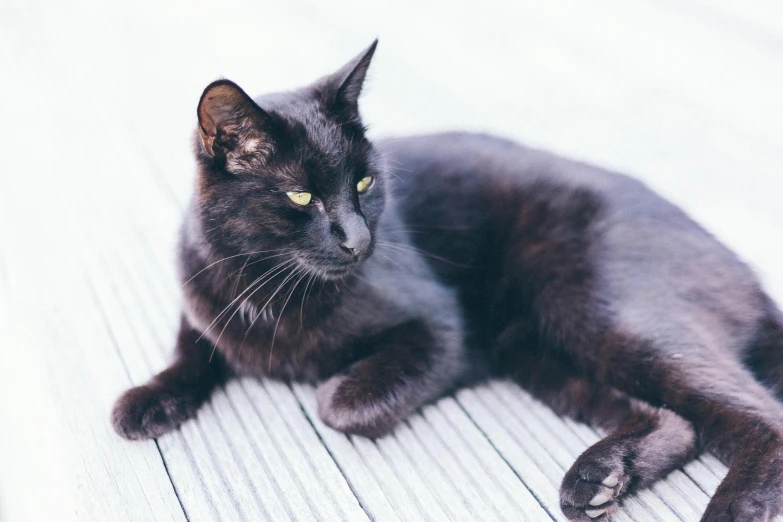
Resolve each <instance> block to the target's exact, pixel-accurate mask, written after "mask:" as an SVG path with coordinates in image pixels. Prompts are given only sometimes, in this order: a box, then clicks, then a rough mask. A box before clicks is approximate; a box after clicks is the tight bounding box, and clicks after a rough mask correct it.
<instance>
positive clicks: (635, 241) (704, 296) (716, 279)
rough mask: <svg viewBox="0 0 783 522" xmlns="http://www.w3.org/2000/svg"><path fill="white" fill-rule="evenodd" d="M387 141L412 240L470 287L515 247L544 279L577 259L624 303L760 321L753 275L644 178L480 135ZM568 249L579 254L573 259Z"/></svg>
mask: <svg viewBox="0 0 783 522" xmlns="http://www.w3.org/2000/svg"><path fill="white" fill-rule="evenodd" d="M379 148H380V149H381V153H382V154H383V155H384V156H385V157H386V159H387V161H388V162H389V163H388V165H389V166H390V168H391V170H392V172H393V174H394V175H392V176H390V178H391V183H392V186H393V189H394V191H393V192H394V194H395V199H396V204H397V205H398V207H399V208H400V210H401V212H402V214H403V218H404V219H405V221H406V224H407V226H408V227H409V229H410V230H411V240H412V241H413V242H414V244H415V245H416V246H417V247H418V248H420V249H421V250H423V251H426V252H429V253H431V254H433V255H435V256H437V257H438V258H442V259H447V260H449V262H448V263H444V262H438V261H435V262H434V265H435V266H436V268H437V269H438V271H439V273H440V274H441V275H442V276H443V277H445V278H447V279H449V280H450V281H452V282H454V283H455V284H458V285H465V286H470V285H473V287H474V288H476V292H475V293H474V294H473V295H476V296H478V295H480V294H481V292H483V290H478V289H479V288H483V289H486V288H491V287H492V286H493V282H492V281H487V279H486V277H494V276H487V275H486V274H502V272H503V271H504V270H508V269H509V268H508V267H509V266H513V265H510V264H509V256H510V255H511V256H515V259H539V260H540V261H541V263H540V264H541V266H542V267H543V269H542V272H541V273H539V274H538V279H540V280H544V279H549V278H550V277H553V274H549V273H547V272H546V271H547V266H551V267H552V270H560V271H561V272H559V273H560V276H558V277H562V270H563V269H566V270H567V267H568V266H570V265H573V266H577V265H580V266H589V267H590V270H591V272H592V273H593V274H594V276H595V280H596V281H597V283H596V284H597V285H598V286H597V287H596V288H597V290H596V291H600V292H601V293H602V295H603V296H604V297H606V298H607V299H608V300H609V301H610V302H612V303H614V306H616V307H617V310H615V312H619V311H620V309H624V308H628V309H633V310H640V309H641V308H644V309H649V310H651V311H652V308H655V307H671V306H682V307H683V314H686V313H688V312H687V311H686V308H688V307H690V304H689V303H692V302H696V301H698V302H699V303H702V304H705V303H706V304H707V305H708V306H710V307H712V308H714V309H721V310H724V311H725V314H726V315H727V316H731V317H732V318H734V319H736V321H737V322H739V323H743V324H752V323H753V322H754V321H755V316H756V315H757V314H756V307H757V305H758V299H757V296H758V295H760V290H759V286H758V284H757V282H756V279H755V276H754V274H753V273H752V272H751V271H750V270H749V269H748V268H747V267H746V266H745V265H744V264H743V263H742V262H741V261H740V260H739V259H738V258H737V257H736V256H735V255H734V254H733V253H732V252H731V251H730V250H729V249H727V248H726V247H725V246H723V245H722V244H721V243H720V242H719V241H718V240H717V239H715V238H714V237H713V236H712V235H710V234H709V233H708V232H707V231H706V230H704V229H703V228H702V227H701V226H700V225H698V224H697V223H696V222H695V221H693V220H692V219H691V218H690V217H689V216H687V215H686V214H685V213H684V212H683V211H682V210H680V209H679V208H677V207H676V206H675V205H673V204H671V203H670V202H668V201H666V200H665V199H664V198H662V197H660V196H659V195H657V194H656V193H655V192H653V191H652V190H650V189H649V188H647V187H646V186H645V185H644V184H643V183H641V182H639V181H638V180H635V179H633V178H630V177H628V176H625V175H622V174H619V173H615V172H611V171H608V170H606V169H602V168H600V167H596V166H592V165H588V164H585V163H581V162H578V161H574V160H570V159H567V158H563V157H560V156H557V155H555V154H552V153H549V152H546V151H540V150H536V149H531V148H528V147H525V146H522V145H519V144H517V143H515V142H512V141H509V140H505V139H502V138H497V137H493V136H488V135H482V134H469V133H445V134H435V135H429V136H419V137H411V138H405V139H398V140H389V141H385V142H381V143H380V144H379ZM564 255H565V256H566V257H568V256H571V257H569V259H570V261H567V262H566V263H565V267H564V266H563V264H562V263H560V261H561V260H562V259H563V256H564ZM546 256H549V257H551V259H549V261H547V259H546ZM533 268H534V267H532V266H518V267H516V268H515V270H518V271H524V270H528V271H532V270H533ZM539 268H540V267H535V269H539ZM694 300H696V301H694ZM631 303H635V304H633V305H631ZM700 306H701V305H700ZM742 329H744V328H742Z"/></svg>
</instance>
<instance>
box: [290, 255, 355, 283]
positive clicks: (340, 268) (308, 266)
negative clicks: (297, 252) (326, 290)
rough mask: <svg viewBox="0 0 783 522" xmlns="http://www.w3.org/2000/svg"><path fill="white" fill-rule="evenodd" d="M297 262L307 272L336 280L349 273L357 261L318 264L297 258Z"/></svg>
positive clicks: (328, 279) (329, 279)
mask: <svg viewBox="0 0 783 522" xmlns="http://www.w3.org/2000/svg"><path fill="white" fill-rule="evenodd" d="M299 264H300V265H301V266H302V267H303V268H304V269H305V270H307V271H308V272H310V273H314V274H316V275H317V276H318V277H320V278H321V279H325V280H327V281H336V280H339V279H343V278H344V277H346V276H347V275H349V274H351V273H352V272H353V271H354V270H355V269H356V267H357V265H358V264H359V263H348V264H344V265H335V264H320V263H314V262H313V261H312V260H310V261H306V260H303V259H299Z"/></svg>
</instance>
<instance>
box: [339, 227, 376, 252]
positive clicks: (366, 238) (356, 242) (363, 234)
mask: <svg viewBox="0 0 783 522" xmlns="http://www.w3.org/2000/svg"><path fill="white" fill-rule="evenodd" d="M340 246H341V247H342V248H343V250H345V251H346V252H348V253H349V254H351V255H352V256H353V257H359V256H360V255H362V254H363V253H364V252H365V251H366V250H367V247H369V246H370V231H369V230H368V229H367V226H366V225H365V226H364V227H363V230H361V231H358V232H355V233H353V234H347V235H346V238H345V241H343V242H341V243H340Z"/></svg>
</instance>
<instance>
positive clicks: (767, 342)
mask: <svg viewBox="0 0 783 522" xmlns="http://www.w3.org/2000/svg"><path fill="white" fill-rule="evenodd" d="M744 355H745V357H744V362H745V364H746V365H747V366H748V368H749V369H750V371H752V372H753V374H754V375H755V376H756V379H758V381H759V382H761V383H762V384H764V385H766V386H767V387H768V388H770V389H771V390H772V391H773V392H774V393H775V395H776V396H777V398H778V400H780V401H783V313H781V312H780V311H779V310H778V308H777V306H776V305H775V304H774V303H772V302H771V301H770V302H769V306H768V312H767V314H766V316H765V317H764V318H763V319H762V320H761V321H760V322H759V324H758V326H757V328H756V333H755V336H754V338H753V340H752V341H751V343H750V344H749V345H748V348H747V351H746V353H745V354H744Z"/></svg>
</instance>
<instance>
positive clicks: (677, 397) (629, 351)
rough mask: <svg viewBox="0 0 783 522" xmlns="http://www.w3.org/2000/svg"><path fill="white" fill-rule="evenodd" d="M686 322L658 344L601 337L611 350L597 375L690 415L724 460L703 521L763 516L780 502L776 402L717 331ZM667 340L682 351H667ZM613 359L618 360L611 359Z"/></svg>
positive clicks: (782, 427)
mask: <svg viewBox="0 0 783 522" xmlns="http://www.w3.org/2000/svg"><path fill="white" fill-rule="evenodd" d="M698 328H700V329H698ZM687 329H689V330H690V333H687V331H686V328H683V329H682V330H681V335H679V336H678V339H676V341H675V340H674V339H668V340H667V339H666V338H665V336H663V335H661V336H660V337H659V338H658V339H657V340H656V342H657V343H659V347H658V348H655V347H654V346H653V345H652V344H651V343H650V342H649V341H641V340H638V339H637V340H633V339H632V338H628V337H627V336H622V335H616V336H615V337H616V339H615V340H614V341H612V340H608V341H607V343H606V344H607V345H611V346H610V350H609V352H611V353H612V354H615V355H613V356H612V357H613V360H610V361H608V362H609V363H612V364H605V365H604V366H603V374H602V377H603V378H604V379H606V380H607V381H609V382H611V383H612V384H613V385H615V386H617V387H618V388H620V389H622V390H625V391H626V392H629V393H633V394H634V395H636V396H641V397H642V398H645V399H646V400H648V401H650V402H652V403H656V404H666V405H667V407H668V408H670V409H672V410H673V411H675V412H676V413H677V414H679V415H681V416H682V417H683V418H685V419H688V420H689V421H691V422H692V423H693V424H694V426H695V427H696V430H697V433H698V434H699V437H700V439H701V441H702V442H703V444H704V447H705V449H708V450H711V451H713V452H715V453H716V454H717V455H718V456H719V457H721V458H722V459H723V460H724V461H726V462H727V463H728V464H729V472H728V474H727V475H726V477H725V478H724V480H723V482H721V484H720V486H719V487H718V489H717V491H716V492H715V495H714V496H713V498H712V499H711V500H710V503H709V505H708V506H707V510H706V512H705V514H704V517H703V518H702V520H703V521H708V522H717V521H748V522H750V521H759V522H764V521H767V520H770V519H771V518H772V517H774V516H776V515H778V514H780V513H781V509H782V508H783V404H781V403H780V402H779V401H777V400H776V399H775V398H774V396H773V395H772V393H770V391H769V390H768V389H767V388H765V387H764V386H762V385H761V384H760V383H759V382H758V381H757V380H756V379H755V378H754V376H753V375H752V374H751V373H750V372H749V371H748V370H747V369H746V368H745V367H744V366H743V365H742V364H741V362H740V361H739V360H738V359H737V358H735V356H734V355H733V354H731V353H729V351H728V350H727V349H723V348H722V347H720V346H719V345H717V344H715V345H713V343H718V342H719V340H720V337H719V336H716V335H712V332H710V331H709V330H707V329H705V327H700V326H698V325H695V324H689V325H688V326H687ZM716 339H717V340H716ZM669 346H676V347H677V353H678V354H681V357H677V358H673V357H671V355H670V354H671V351H670V350H669V349H668V348H667V347H669ZM620 360H622V361H623V365H622V367H621V366H620V365H619V364H614V363H617V362H618V361H620ZM599 371H600V370H599Z"/></svg>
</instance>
